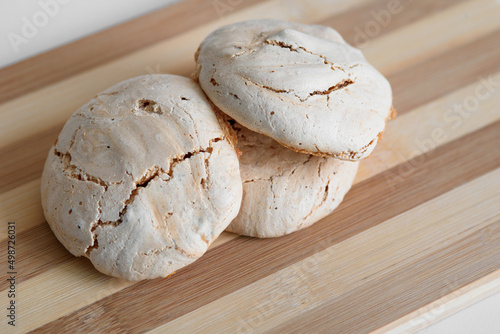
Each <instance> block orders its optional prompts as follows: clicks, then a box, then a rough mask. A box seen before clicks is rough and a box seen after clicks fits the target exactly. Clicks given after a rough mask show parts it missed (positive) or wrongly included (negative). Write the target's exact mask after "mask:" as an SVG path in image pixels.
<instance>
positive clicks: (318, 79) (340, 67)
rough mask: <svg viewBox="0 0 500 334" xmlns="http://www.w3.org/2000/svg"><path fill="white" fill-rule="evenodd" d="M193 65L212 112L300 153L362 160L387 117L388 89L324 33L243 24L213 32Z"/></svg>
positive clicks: (357, 56) (295, 26)
mask: <svg viewBox="0 0 500 334" xmlns="http://www.w3.org/2000/svg"><path fill="white" fill-rule="evenodd" d="M195 59H196V63H197V65H196V70H195V72H194V74H193V77H194V78H196V79H197V80H198V81H199V83H200V85H201V87H202V89H203V90H204V91H205V93H206V94H207V95H208V97H209V98H210V99H211V100H212V102H213V103H214V104H215V105H216V106H217V107H218V108H220V109H221V110H222V111H223V112H224V113H226V114H227V115H229V116H231V117H232V118H234V119H235V120H236V121H237V122H238V123H240V124H241V125H243V126H245V127H247V128H249V129H251V130H253V131H255V132H259V133H261V134H265V135H267V136H270V137H272V138H273V139H275V140H276V141H278V142H280V143H281V144H282V145H284V146H286V147H289V148H291V149H293V150H295V151H298V152H302V153H308V154H314V155H318V156H330V157H335V158H338V159H343V160H360V159H363V158H366V157H368V156H369V155H370V153H371V152H372V151H373V149H374V147H375V145H376V143H377V142H378V140H379V139H380V137H381V135H382V133H383V131H384V129H385V125H386V121H387V120H388V119H389V118H390V117H391V116H392V115H393V109H392V92H391V87H390V85H389V82H388V81H387V80H386V79H385V78H384V77H383V76H382V75H381V74H380V73H379V72H378V71H377V70H376V69H375V68H374V67H372V66H371V65H370V64H368V62H367V61H366V60H365V58H364V56H363V54H362V53H361V51H360V50H358V49H356V48H353V47H351V46H350V45H348V44H347V43H346V42H345V41H344V40H343V39H342V37H341V36H340V35H339V34H338V33H337V32H336V31H335V30H333V29H331V28H329V27H324V26H319V25H305V24H299V23H292V22H285V21H278V20H270V19H266V20H251V21H244V22H240V23H236V24H232V25H228V26H225V27H222V28H220V29H218V30H216V31H214V32H212V33H211V34H210V35H209V36H207V37H206V38H205V40H204V41H203V42H202V43H201V45H200V47H199V49H198V51H197V53H196V55H195Z"/></svg>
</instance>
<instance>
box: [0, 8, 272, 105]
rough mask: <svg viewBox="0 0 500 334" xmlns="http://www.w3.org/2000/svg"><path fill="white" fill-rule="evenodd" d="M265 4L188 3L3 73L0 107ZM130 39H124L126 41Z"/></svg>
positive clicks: (119, 27)
mask: <svg viewBox="0 0 500 334" xmlns="http://www.w3.org/2000/svg"><path fill="white" fill-rule="evenodd" d="M262 1H263V0H245V1H240V2H233V3H235V4H236V3H237V5H231V4H230V3H229V2H228V1H220V2H221V3H223V4H226V5H227V7H224V9H222V10H221V9H220V8H219V7H217V6H216V4H217V2H214V1H206V0H186V1H181V2H179V3H176V4H172V5H170V6H168V7H166V8H163V9H160V10H157V11H154V12H152V13H149V14H146V15H143V16H141V17H138V18H136V19H133V20H130V21H128V22H125V23H122V24H119V25H116V26H114V27H112V28H109V29H106V30H104V31H101V32H98V33H95V34H93V35H91V36H88V37H84V38H82V39H80V40H77V41H75V42H72V43H69V44H66V45H64V46H61V47H59V48H56V49H54V50H51V51H48V52H45V53H43V54H40V55H38V56H34V57H32V58H29V59H26V60H23V61H20V62H19V63H16V64H13V65H11V66H8V67H6V68H3V69H0V104H1V103H4V102H6V101H8V100H10V99H13V98H15V97H18V96H22V95H24V94H27V93H29V92H32V91H34V90H37V89H40V88H42V87H44V86H46V85H49V84H53V83H55V82H58V81H60V80H63V79H66V78H69V77H71V76H74V75H76V74H78V73H81V72H83V71H86V70H89V69H91V68H93V67H96V66H98V65H102V64H104V63H106V62H108V61H111V60H113V59H116V58H119V57H123V56H124V55H127V54H129V53H132V52H134V51H137V50H139V49H141V48H144V47H146V46H149V45H152V44H154V43H157V42H159V41H161V40H164V39H167V38H169V37H172V36H175V35H178V34H180V33H183V32H185V31H188V30H191V29H193V28H196V27H198V26H201V25H203V24H206V23H208V22H211V21H214V20H217V19H219V13H220V14H229V13H232V12H236V11H239V10H241V9H244V8H246V7H249V6H253V5H255V4H257V3H259V2H262ZM124 36H126V38H124Z"/></svg>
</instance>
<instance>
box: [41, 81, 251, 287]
mask: <svg viewBox="0 0 500 334" xmlns="http://www.w3.org/2000/svg"><path fill="white" fill-rule="evenodd" d="M223 126H224V123H222V122H219V120H218V118H217V116H216V114H215V113H214V110H213V109H212V105H211V104H210V102H209V101H208V99H207V98H206V96H205V95H204V93H203V92H202V91H201V89H200V88H199V86H198V85H197V84H196V83H195V82H194V81H193V80H191V79H188V78H183V77H179V76H174V75H160V74H157V75H147V76H141V77H136V78H133V79H130V80H126V81H123V82H121V83H119V84H117V85H115V86H113V87H111V88H109V89H107V90H106V91H104V92H102V93H100V94H98V95H97V96H95V97H94V98H93V99H92V100H91V101H90V102H89V103H87V104H86V105H84V106H83V107H81V108H80V109H78V110H77V111H76V112H75V113H74V114H73V115H72V116H71V117H70V118H69V120H68V121H67V123H66V124H65V126H64V128H63V129H62V131H61V133H60V135H59V137H58V140H57V141H56V143H55V144H54V146H53V147H52V148H51V150H50V152H49V155H48V158H47V161H46V164H45V168H44V171H43V175H42V183H41V191H42V205H43V209H44V213H45V217H46V219H47V221H48V223H49V225H50V227H51V228H52V230H53V231H54V233H55V235H56V237H57V238H58V239H59V240H60V242H61V243H62V244H63V245H64V246H65V247H66V248H67V249H68V250H69V251H70V252H71V253H72V254H73V255H75V256H86V257H88V258H89V259H90V260H91V262H92V263H93V264H94V266H95V267H96V268H97V269H98V270H99V271H101V272H103V273H105V274H108V275H112V276H117V277H121V278H124V279H127V280H141V279H151V278H156V277H165V276H168V275H170V274H172V273H173V272H174V271H175V270H177V269H179V268H182V267H184V266H186V265H188V264H190V263H192V262H194V261H195V260H196V259H198V258H199V257H200V256H202V255H203V254H204V253H205V252H206V250H207V248H208V246H209V245H210V244H211V243H212V242H213V241H214V240H215V239H216V238H217V237H218V236H219V234H220V233H221V232H222V231H223V230H224V229H225V228H226V227H227V226H228V224H229V223H230V222H231V220H232V219H233V218H234V217H235V216H236V214H237V213H238V210H239V208H240V203H241V197H242V185H241V180H240V173H239V166H238V158H237V155H236V152H235V149H234V146H233V145H232V144H231V143H230V141H229V138H228V136H227V135H226V134H227V129H224V128H223Z"/></svg>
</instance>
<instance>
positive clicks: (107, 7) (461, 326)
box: [0, 0, 500, 334]
mask: <svg viewBox="0 0 500 334" xmlns="http://www.w3.org/2000/svg"><path fill="white" fill-rule="evenodd" d="M53 1H60V2H61V3H63V2H64V4H59V3H57V4H58V5H57V6H52V7H51V8H50V9H49V11H52V12H53V13H52V14H53V15H52V16H49V15H45V16H44V15H43V14H40V12H41V11H42V10H43V9H42V5H41V3H49V2H52V3H53ZM176 1H179V0H140V1H137V0H136V1H132V0H106V1H104V0H85V1H84V0H64V1H63V0H22V1H21V0H19V1H7V0H2V1H1V3H0V27H1V28H0V29H1V30H0V36H1V39H0V67H4V66H6V65H9V64H12V63H15V62H17V61H19V60H22V59H25V58H28V57H31V56H33V55H36V54H38V53H41V52H44V51H47V50H49V49H52V48H55V47H57V46H60V45H63V44H65V43H67V42H70V41H73V40H76V39H78V38H81V37H83V36H86V35H89V34H92V33H94V32H96V31H99V30H103V29H106V28H108V27H110V26H112V25H115V24H117V23H121V22H123V21H126V20H129V19H131V18H134V17H137V16H139V15H142V14H145V13H147V12H150V11H153V10H156V9H159V8H161V7H164V6H166V5H168V4H170V3H173V2H176ZM207 1H211V0H207ZM34 16H35V18H34ZM45 17H46V19H45ZM37 19H38V20H40V21H39V23H41V24H40V27H36V29H37V31H30V32H31V35H32V37H29V38H26V40H24V41H23V42H22V43H20V44H18V45H17V49H18V50H16V47H13V46H12V42H11V41H10V40H9V37H10V38H11V39H12V38H15V37H12V36H13V34H17V35H18V36H21V37H23V32H22V29H23V25H26V24H25V21H23V20H28V21H30V22H31V23H33V21H34V20H37ZM43 23H45V24H43ZM23 38H24V37H23ZM429 320H431V319H429ZM443 333H452V334H471V333H472V334H476V333H478V334H500V293H497V294H496V295H493V296H491V297H489V298H487V299H485V300H483V301H480V302H478V303H476V304H474V305H472V306H469V307H468V308H466V309H464V310H462V311H460V312H458V313H455V314H453V315H451V316H449V317H447V318H445V319H443V320H441V321H439V322H437V323H435V324H434V325H431V326H429V327H427V328H426V329H424V330H422V331H420V332H419V334H443Z"/></svg>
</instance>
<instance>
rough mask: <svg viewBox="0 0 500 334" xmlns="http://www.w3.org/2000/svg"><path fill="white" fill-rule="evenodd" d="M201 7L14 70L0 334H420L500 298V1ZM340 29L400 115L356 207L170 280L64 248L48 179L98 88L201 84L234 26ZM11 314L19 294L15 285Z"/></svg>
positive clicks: (2, 126) (5, 166)
mask: <svg viewBox="0 0 500 334" xmlns="http://www.w3.org/2000/svg"><path fill="white" fill-rule="evenodd" d="M389 3H394V2H393V1H382V0H374V1H368V0H354V1H341V0H334V1H320V0H316V1H307V2H306V1H282V0H272V1H256V0H241V1H233V0H231V1H228V0H227V1H226V0H214V1H206V0H187V1H183V2H180V3H178V4H175V5H172V6H170V7H167V8H165V9H162V10H160V11H157V12H154V13H151V14H148V15H145V16H143V17H140V18H138V19H136V20H133V21H130V22H126V23H124V24H122V25H119V26H116V27H113V28H111V29H108V30H106V31H103V32H100V33H97V34H95V35H92V36H89V37H87V38H84V39H82V40H79V41H76V42H74V43H71V44H68V45H65V46H63V47H60V48H58V49H55V50H53V51H49V52H47V53H44V54H41V55H39V56H36V57H33V58H31V59H28V60H25V61H22V62H20V63H18V64H14V65H12V66H9V67H7V68H3V69H0V217H1V221H2V224H3V226H4V227H3V228H2V230H1V239H2V241H1V242H2V248H1V249H2V251H1V255H0V257H1V259H0V263H1V268H2V274H3V275H5V277H8V276H9V275H8V274H7V272H8V271H10V270H9V268H8V266H7V261H8V258H7V237H8V230H7V222H15V226H16V227H15V228H16V263H15V268H14V269H15V271H16V272H17V274H16V275H15V276H16V285H15V289H16V297H15V302H16V317H17V318H16V327H15V328H13V327H12V326H9V325H8V324H7V320H8V319H7V318H6V317H5V315H3V316H2V321H1V323H0V332H1V333H11V332H27V331H30V330H34V331H35V332H40V333H73V332H81V333H94V332H110V333H143V332H152V333H188V332H204V333H235V332H240V333H247V332H249V333H250V332H272V333H291V332H300V333H310V332H327V333H354V332H355V333H366V332H371V331H374V332H380V333H381V332H387V331H392V332H394V333H410V332H415V331H416V330H418V329H421V328H423V327H425V326H427V325H429V324H430V323H432V322H434V321H436V320H437V319H440V318H442V317H444V316H446V315H448V314H450V313H451V312H454V311H456V310H458V309H460V308H462V307H464V306H467V305H469V304H470V303H472V302H474V301H477V300H480V299H482V298H484V297H485V296H488V295H490V294H492V293H494V292H496V291H499V290H500V149H499V144H500V110H499V106H500V43H499V41H500V20H498V17H500V3H499V2H498V1H495V0H474V1H473V0H469V1H451V0H442V1H431V0H422V1H413V2H411V1H401V2H400V5H399V6H396V7H394V6H393V5H390V4H389ZM260 17H272V18H278V19H287V20H294V21H300V22H306V23H321V24H325V25H329V26H332V27H334V28H336V29H338V30H339V32H340V33H341V34H342V35H343V36H345V39H346V40H347V41H348V42H349V43H351V44H354V45H357V46H358V47H360V48H361V49H362V50H363V52H364V53H365V55H366V57H367V58H368V60H369V61H370V62H371V63H373V64H374V65H375V66H376V67H377V68H378V69H379V70H380V71H381V72H382V73H383V74H384V75H385V76H386V77H387V78H388V79H389V80H390V82H391V84H392V86H393V89H394V105H395V107H396V109H397V110H398V112H399V116H398V118H397V119H396V120H395V121H392V122H390V124H389V125H388V128H387V131H386V133H385V134H384V138H383V140H382V142H380V143H379V145H378V146H377V148H376V151H375V152H374V153H373V154H372V156H371V157H370V158H369V159H367V160H365V161H363V162H362V163H361V166H360V171H359V174H358V177H357V179H356V182H355V185H354V186H353V188H352V190H351V191H350V193H349V194H348V195H347V197H346V198H345V200H344V202H343V203H342V205H341V206H340V207H339V208H338V209H337V210H336V211H335V212H334V213H333V214H332V215H330V216H328V217H327V218H325V219H323V220H321V221H320V222H318V223H317V224H315V225H314V226H313V227H311V228H309V229H306V230H303V231H300V232H297V233H294V234H291V235H288V236H285V237H282V238H277V239H267V240H266V239H262V240H260V239H253V238H246V237H239V236H236V235H233V234H229V233H224V234H223V235H222V236H221V237H220V238H219V239H218V240H217V242H216V243H215V244H214V245H213V247H212V248H211V249H210V250H209V251H208V253H207V254H206V255H205V256H204V257H203V258H201V259H200V260H199V261H197V262H196V263H194V264H192V265H190V266H188V267H186V268H184V269H182V270H180V271H179V272H177V273H176V274H175V275H173V276H172V277H169V278H167V279H156V280H152V281H144V282H139V283H135V284H134V283H130V282H126V281H123V280H120V279H117V278H112V277H108V276H105V275H102V274H100V273H99V272H97V271H96V270H95V269H94V268H93V267H92V265H91V264H90V262H89V261H88V260H87V259H84V258H75V257H73V256H72V255H71V254H70V253H69V252H67V251H66V250H65V249H64V248H63V247H62V246H61V245H60V244H59V242H58V241H57V240H56V238H55V237H54V235H53V234H52V232H51V230H50V229H49V227H48V225H47V223H46V222H45V220H44V217H43V213H42V209H41V206H40V191H39V186H40V175H41V172H42V168H43V164H44V160H45V157H46V155H47V153H48V150H49V147H50V145H51V144H52V143H53V142H54V140H55V138H56V137H57V135H58V133H59V131H60V129H61V127H62V125H63V124H64V122H65V121H66V120H67V118H68V117H69V116H70V115H71V113H73V112H74V111H75V110H76V109H77V108H78V107H79V106H81V105H83V104H84V103H85V102H86V101H88V100H89V99H91V98H92V97H93V96H94V94H96V93H97V92H99V91H101V90H103V89H105V88H107V87H109V86H111V85H113V84H115V83H117V82H118V81H121V80H123V79H127V78H130V77H133V76H137V75H141V74H147V73H173V74H181V75H189V74H190V73H191V72H192V70H193V66H194V61H193V54H194V52H195V51H196V49H197V47H198V44H199V43H200V41H201V40H202V39H203V38H204V37H205V36H206V34H208V33H209V32H210V31H212V30H213V29H214V28H216V27H219V26H221V25H224V24H227V23H231V22H236V21H239V20H243V19H250V18H260ZM0 285H1V286H0V290H1V301H2V303H1V305H2V309H4V311H3V313H5V314H6V313H7V311H6V310H5V308H6V307H7V306H8V305H9V304H8V303H9V302H10V298H8V296H7V294H8V290H9V289H10V286H9V282H8V281H7V280H6V279H2V280H1V283H0Z"/></svg>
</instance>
